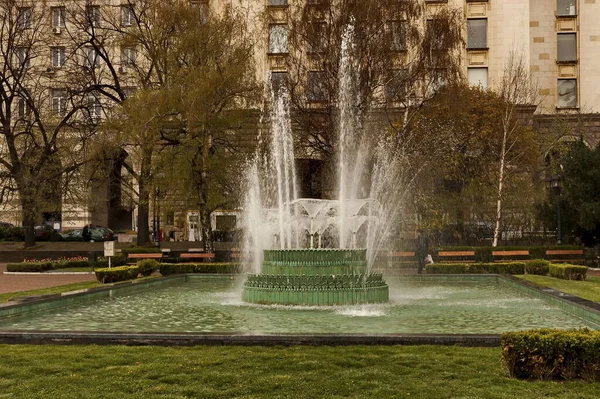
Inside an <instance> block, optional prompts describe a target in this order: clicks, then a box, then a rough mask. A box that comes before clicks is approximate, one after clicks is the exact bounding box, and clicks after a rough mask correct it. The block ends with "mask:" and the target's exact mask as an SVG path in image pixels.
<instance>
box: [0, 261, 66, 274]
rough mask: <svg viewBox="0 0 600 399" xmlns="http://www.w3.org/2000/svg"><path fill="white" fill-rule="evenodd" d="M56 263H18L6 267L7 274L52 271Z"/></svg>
mask: <svg viewBox="0 0 600 399" xmlns="http://www.w3.org/2000/svg"><path fill="white" fill-rule="evenodd" d="M55 263H56V262H51V261H47V262H19V263H9V264H7V265H6V271H7V272H22V273H41V272H47V271H49V270H54V264H55Z"/></svg>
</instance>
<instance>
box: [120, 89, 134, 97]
mask: <svg viewBox="0 0 600 399" xmlns="http://www.w3.org/2000/svg"><path fill="white" fill-rule="evenodd" d="M122 90H123V94H124V95H125V98H129V97H131V96H133V95H134V94H135V91H136V88H135V87H123V89H122Z"/></svg>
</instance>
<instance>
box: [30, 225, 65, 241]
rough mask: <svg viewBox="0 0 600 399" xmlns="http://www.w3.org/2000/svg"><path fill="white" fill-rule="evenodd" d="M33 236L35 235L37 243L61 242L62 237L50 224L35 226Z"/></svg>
mask: <svg viewBox="0 0 600 399" xmlns="http://www.w3.org/2000/svg"><path fill="white" fill-rule="evenodd" d="M33 234H34V235H35V240H36V241H60V240H62V237H61V235H60V233H58V232H57V231H56V230H54V228H53V227H52V226H50V225H49V224H41V225H37V226H33Z"/></svg>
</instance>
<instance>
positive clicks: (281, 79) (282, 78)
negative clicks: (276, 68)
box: [271, 71, 288, 95]
mask: <svg viewBox="0 0 600 399" xmlns="http://www.w3.org/2000/svg"><path fill="white" fill-rule="evenodd" d="M287 83H288V73H287V72H273V71H271V87H272V89H273V93H274V94H275V95H278V94H279V93H280V91H281V90H282V89H284V88H285V87H286V86H287Z"/></svg>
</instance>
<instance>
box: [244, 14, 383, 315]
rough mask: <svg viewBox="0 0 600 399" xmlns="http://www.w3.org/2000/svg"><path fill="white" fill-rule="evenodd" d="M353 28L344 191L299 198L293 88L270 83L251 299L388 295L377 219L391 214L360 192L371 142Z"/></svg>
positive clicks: (344, 84)
mask: <svg viewBox="0 0 600 399" xmlns="http://www.w3.org/2000/svg"><path fill="white" fill-rule="evenodd" d="M353 34H354V30H353V26H352V24H349V25H348V27H347V28H346V29H345V32H344V34H343V37H342V48H341V54H342V56H341V60H340V79H339V95H338V108H339V123H338V126H339V127H338V134H339V142H338V147H339V154H338V181H339V187H338V193H339V194H338V199H335V200H322V199H311V198H298V189H297V182H296V170H295V167H294V159H295V154H294V140H293V136H292V127H291V126H292V124H291V118H290V110H289V94H288V93H287V91H286V90H285V88H279V89H278V90H277V91H276V90H275V89H274V88H273V87H271V90H270V91H271V96H270V98H271V115H270V116H271V118H270V119H271V135H270V136H271V139H270V151H269V153H268V154H267V156H266V158H261V157H259V156H257V157H256V160H255V162H254V163H253V164H252V165H251V167H250V168H249V173H248V176H247V179H246V181H247V182H249V184H248V190H247V196H246V205H245V221H246V233H247V240H246V244H247V245H246V249H245V253H246V256H247V258H249V259H251V263H252V271H253V272H254V273H252V274H249V275H248V278H247V280H246V282H245V283H244V285H243V292H242V298H243V300H244V301H246V302H251V303H260V304H284V305H353V304H361V303H381V302H387V301H388V299H389V289H388V286H387V284H386V283H385V281H384V280H383V278H382V275H381V274H375V273H372V272H371V267H370V266H371V264H372V260H373V252H374V248H373V243H375V242H377V240H376V239H374V234H375V233H376V232H377V230H378V229H377V228H376V227H377V226H381V224H382V221H383V220H385V218H386V217H388V216H389V215H388V214H386V212H385V208H384V206H382V204H381V202H380V201H379V200H378V199H377V198H371V197H368V196H364V197H362V198H361V196H362V195H361V194H362V192H364V191H365V190H364V187H363V186H364V185H367V184H368V183H369V182H364V181H363V179H362V175H363V170H364V169H365V168H366V167H367V165H366V162H365V160H366V159H367V154H369V153H370V152H371V150H370V148H369V145H368V143H367V141H366V140H365V138H364V137H362V135H363V133H364V130H363V129H362V128H361V123H360V120H361V118H360V117H359V113H358V112H357V109H356V107H355V104H354V102H355V101H356V95H355V92H356V89H355V85H356V79H355V77H356V75H357V74H356V65H355V63H354V60H353ZM268 81H269V82H271V79H268ZM259 176H262V177H263V178H260V177H259ZM269 188H271V189H270V190H269ZM379 230H381V229H379Z"/></svg>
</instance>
